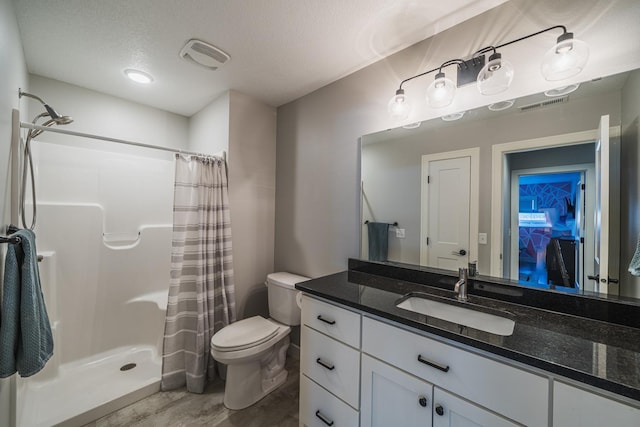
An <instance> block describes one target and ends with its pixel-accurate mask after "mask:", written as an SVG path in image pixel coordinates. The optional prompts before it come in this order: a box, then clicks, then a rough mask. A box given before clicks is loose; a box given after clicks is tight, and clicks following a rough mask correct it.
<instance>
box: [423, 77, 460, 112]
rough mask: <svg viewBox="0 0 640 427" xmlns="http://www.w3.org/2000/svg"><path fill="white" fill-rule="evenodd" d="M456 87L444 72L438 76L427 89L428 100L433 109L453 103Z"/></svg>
mask: <svg viewBox="0 0 640 427" xmlns="http://www.w3.org/2000/svg"><path fill="white" fill-rule="evenodd" d="M455 94H456V85H455V84H454V83H453V81H452V80H451V79H448V78H446V77H445V75H444V73H443V72H440V73H438V74H436V79H435V80H434V81H432V82H431V84H430V85H429V87H428V88H427V100H428V101H429V105H430V106H431V107H432V108H442V107H446V106H447V105H449V104H451V102H453V97H454V95H455Z"/></svg>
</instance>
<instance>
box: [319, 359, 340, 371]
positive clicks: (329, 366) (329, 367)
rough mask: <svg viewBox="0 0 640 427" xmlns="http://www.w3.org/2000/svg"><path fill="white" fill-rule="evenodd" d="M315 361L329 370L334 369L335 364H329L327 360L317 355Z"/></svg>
mask: <svg viewBox="0 0 640 427" xmlns="http://www.w3.org/2000/svg"><path fill="white" fill-rule="evenodd" d="M316 363H317V364H319V365H322V366H324V367H325V368H327V369H328V370H330V371H333V370H334V369H336V367H335V365H329V364H328V363H327V362H325V361H324V360H322V359H321V358H319V357H318V358H317V359H316Z"/></svg>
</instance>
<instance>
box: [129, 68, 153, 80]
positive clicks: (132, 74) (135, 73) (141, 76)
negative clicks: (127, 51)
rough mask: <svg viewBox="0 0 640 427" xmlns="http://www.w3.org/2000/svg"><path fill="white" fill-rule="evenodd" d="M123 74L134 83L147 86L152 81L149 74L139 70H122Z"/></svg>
mask: <svg viewBox="0 0 640 427" xmlns="http://www.w3.org/2000/svg"><path fill="white" fill-rule="evenodd" d="M124 74H125V75H126V76H127V77H129V78H130V79H131V80H133V81H134V82H136V83H142V84H147V83H151V82H152V81H153V77H151V74H147V73H145V72H144V71H140V70H133V69H128V70H124Z"/></svg>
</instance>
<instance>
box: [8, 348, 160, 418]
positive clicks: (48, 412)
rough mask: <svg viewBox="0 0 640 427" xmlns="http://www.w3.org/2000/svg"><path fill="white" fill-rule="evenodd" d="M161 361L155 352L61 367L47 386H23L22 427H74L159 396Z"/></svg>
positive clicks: (130, 351) (125, 351)
mask: <svg viewBox="0 0 640 427" xmlns="http://www.w3.org/2000/svg"><path fill="white" fill-rule="evenodd" d="M160 374H161V359H160V358H159V357H158V355H157V351H156V349H155V348H154V347H151V346H149V347H131V348H119V349H116V350H112V351H109V352H106V353H101V354H97V355H95V356H93V357H91V358H89V359H83V360H81V361H76V362H72V363H68V364H65V365H61V366H60V368H59V370H58V374H57V376H55V377H54V378H52V379H48V380H46V381H38V380H37V379H36V378H37V376H34V377H33V379H29V378H26V379H24V380H20V381H21V382H22V384H20V385H19V388H18V390H19V392H18V400H17V405H18V408H17V409H18V411H17V416H18V417H17V425H18V427H40V426H42V427H49V426H62V427H75V426H82V425H84V424H87V423H90V422H91V421H94V420H96V419H98V418H100V417H103V416H105V415H107V414H109V413H111V412H113V411H116V410H118V409H121V408H123V407H125V406H127V405H130V404H131V403H133V402H135V401H137V400H140V399H142V398H144V397H147V396H150V395H152V394H154V393H156V392H158V391H159V390H160Z"/></svg>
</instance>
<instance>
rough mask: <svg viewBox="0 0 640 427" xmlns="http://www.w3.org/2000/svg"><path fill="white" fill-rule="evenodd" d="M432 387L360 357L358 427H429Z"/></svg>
mask: <svg viewBox="0 0 640 427" xmlns="http://www.w3.org/2000/svg"><path fill="white" fill-rule="evenodd" d="M432 390H433V385H431V384H429V383H428V382H426V381H422V380H419V379H418V378H416V377H414V376H411V375H409V374H407V373H405V372H403V371H401V370H399V369H397V368H394V367H392V366H390V365H387V364H386V363H383V362H380V361H378V360H376V359H373V358H371V357H369V356H367V355H362V401H361V402H360V422H361V426H362V427H389V426H403V427H414V426H420V427H430V426H431V421H432V415H431V410H432V409H433V405H432V402H431V395H432Z"/></svg>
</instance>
